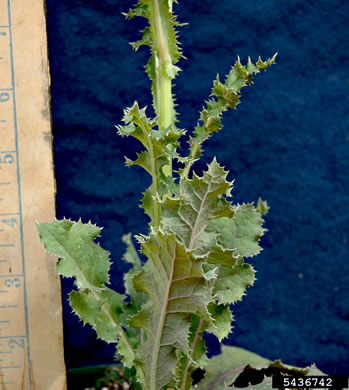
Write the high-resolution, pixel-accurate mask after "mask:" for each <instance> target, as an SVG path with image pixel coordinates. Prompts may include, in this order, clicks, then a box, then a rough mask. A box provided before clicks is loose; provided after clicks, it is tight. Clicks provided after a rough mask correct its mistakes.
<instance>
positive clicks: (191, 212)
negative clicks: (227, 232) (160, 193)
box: [162, 159, 232, 251]
mask: <svg viewBox="0 0 349 390" xmlns="http://www.w3.org/2000/svg"><path fill="white" fill-rule="evenodd" d="M226 177H227V172H226V171H224V169H223V168H222V167H221V166H220V165H219V164H218V163H217V161H216V160H215V159H214V160H213V161H212V162H211V163H210V164H209V165H208V170H207V171H205V172H204V174H203V176H202V177H199V176H197V175H196V174H194V177H193V179H192V180H189V179H187V178H185V179H182V180H181V182H180V196H179V198H177V199H176V198H175V199H166V200H165V202H164V204H163V218H162V227H163V229H164V230H165V231H170V232H174V233H176V235H177V236H178V237H179V238H180V239H181V240H182V242H183V244H184V245H185V246H186V248H188V249H190V250H193V251H195V250H200V249H202V248H203V247H205V248H207V247H208V248H210V247H211V246H212V245H213V244H214V239H215V235H214V234H211V235H210V234H207V232H205V228H206V226H207V224H208V223H209V221H210V220H213V219H214V218H218V217H222V216H224V215H227V216H229V215H231V214H232V210H231V209H230V203H229V202H227V201H226V200H225V198H223V195H226V196H230V191H231V186H232V183H230V182H228V181H226Z"/></svg>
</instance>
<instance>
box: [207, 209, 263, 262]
mask: <svg viewBox="0 0 349 390" xmlns="http://www.w3.org/2000/svg"><path fill="white" fill-rule="evenodd" d="M262 225H263V219H262V217H261V215H260V213H258V212H257V210H256V209H255V208H254V206H253V204H252V203H250V204H243V205H238V206H237V207H236V208H235V211H234V215H233V216H232V217H231V218H227V217H222V218H219V219H215V220H212V221H210V223H209V224H208V226H207V228H206V231H207V232H215V233H216V234H217V242H218V244H219V245H221V246H222V247H223V248H224V249H230V250H233V252H234V255H235V256H241V257H252V256H256V255H257V254H258V253H259V252H260V251H261V250H262V248H261V247H260V246H259V244H258V243H259V240H260V238H261V237H262V235H263V233H264V232H265V229H263V227H262Z"/></svg>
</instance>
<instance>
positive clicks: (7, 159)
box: [0, 154, 14, 164]
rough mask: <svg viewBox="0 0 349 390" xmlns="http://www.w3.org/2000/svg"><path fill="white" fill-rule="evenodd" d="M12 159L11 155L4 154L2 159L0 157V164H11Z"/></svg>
mask: <svg viewBox="0 0 349 390" xmlns="http://www.w3.org/2000/svg"><path fill="white" fill-rule="evenodd" d="M13 162H14V157H13V155H12V154H5V156H4V157H3V158H1V157H0V164H13Z"/></svg>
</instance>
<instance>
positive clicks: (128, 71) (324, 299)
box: [47, 0, 349, 375]
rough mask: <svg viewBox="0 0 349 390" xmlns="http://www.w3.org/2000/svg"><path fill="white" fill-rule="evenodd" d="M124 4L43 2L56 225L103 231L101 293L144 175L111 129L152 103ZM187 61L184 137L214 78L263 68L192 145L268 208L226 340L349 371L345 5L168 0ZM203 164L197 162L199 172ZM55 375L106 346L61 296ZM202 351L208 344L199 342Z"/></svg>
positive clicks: (180, 86) (242, 197)
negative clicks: (252, 278)
mask: <svg viewBox="0 0 349 390" xmlns="http://www.w3.org/2000/svg"><path fill="white" fill-rule="evenodd" d="M132 5H133V1H129V0H101V1H97V0H60V1H57V0H47V10H48V34H49V53H50V62H51V75H52V109H53V131H54V146H55V160H56V176H57V201H58V216H59V217H60V218H62V217H67V218H72V219H74V220H77V219H78V218H80V217H82V219H83V221H85V222H87V221H88V220H92V221H93V222H95V223H97V224H98V225H100V226H104V230H103V237H102V239H101V243H102V245H103V246H104V247H105V248H106V249H108V250H110V251H111V253H112V259H113V260H114V264H113V268H112V280H113V286H114V287H115V288H116V289H117V290H118V291H120V292H122V291H123V287H122V272H124V271H125V270H126V268H127V267H126V265H125V264H124V263H123V262H122V261H121V260H120V259H121V256H122V254H123V251H124V244H123V243H122V241H121V236H122V234H124V233H128V232H132V233H140V232H142V233H146V229H147V222H148V220H147V218H146V216H145V215H144V214H143V211H142V209H140V208H138V207H137V205H138V204H139V201H140V198H141V192H142V191H144V189H145V188H146V186H148V185H149V184H150V178H149V177H148V176H149V175H147V173H145V172H144V171H142V169H141V168H138V167H132V168H126V167H124V157H123V156H124V155H127V156H128V157H129V158H134V157H135V153H136V152H139V151H141V149H142V147H141V145H140V144H138V143H137V141H134V140H133V139H126V138H121V137H119V136H117V135H116V131H115V128H114V124H118V123H120V119H121V117H122V109H123V108H125V107H127V106H130V105H132V103H133V101H134V100H138V101H139V103H140V105H141V106H144V105H148V106H151V97H150V94H149V87H150V83H149V80H148V78H147V76H146V75H145V73H144V71H143V66H144V65H145V63H146V61H147V59H148V50H147V49H143V50H140V51H139V52H138V53H134V52H133V51H132V49H131V47H130V45H129V44H128V42H129V41H135V40H137V39H138V38H139V36H140V34H139V32H138V31H139V30H140V29H141V28H142V27H143V24H142V23H143V22H142V20H137V21H129V22H127V21H125V20H124V18H123V16H122V15H121V12H122V11H127V10H128V8H129V7H130V6H132ZM175 10H176V12H177V14H178V15H179V20H180V21H181V22H189V25H188V26H185V27H182V28H181V30H180V40H181V42H182V44H183V50H184V55H185V56H186V57H187V58H188V61H182V62H181V64H180V66H181V67H182V69H183V71H182V72H181V73H180V76H179V77H178V79H177V80H176V88H175V91H176V95H177V102H178V104H179V108H178V110H179V112H180V117H179V118H180V126H181V127H182V128H187V129H193V127H194V126H195V124H196V121H197V119H198V112H199V110H200V109H201V107H202V104H203V101H204V100H205V99H206V98H207V97H208V95H209V93H210V88H211V86H212V81H213V79H214V78H215V77H216V74H217V72H218V73H220V74H221V75H225V74H226V73H227V72H228V71H229V68H230V66H231V64H232V63H233V62H234V61H235V59H236V57H237V55H239V56H240V57H241V60H242V61H243V62H244V61H246V60H247V57H248V56H251V58H252V59H253V60H257V58H258V56H259V55H261V56H262V58H263V59H265V58H268V57H270V56H272V55H273V54H274V53H275V52H276V51H278V52H279V55H278V61H277V62H278V63H277V65H275V66H273V67H272V68H271V69H270V70H269V71H268V72H266V73H262V74H260V75H258V77H256V82H255V84H254V85H253V86H252V87H249V88H247V89H245V90H244V91H243V94H242V95H243V96H242V103H241V105H239V107H238V110H237V111H234V112H229V113H227V114H226V115H225V117H224V129H223V130H222V131H221V132H220V133H218V134H216V135H214V136H213V137H212V138H211V139H210V140H209V141H208V142H207V143H206V145H205V155H204V162H205V163H206V162H209V161H210V160H211V159H212V158H213V156H217V159H218V161H219V162H220V163H222V164H224V165H225V166H226V167H227V168H229V169H230V170H231V173H230V176H229V179H233V178H234V179H235V180H236V181H235V190H234V196H235V200H236V202H243V201H245V202H251V201H255V200H257V198H258V197H259V196H262V197H263V198H264V199H267V201H268V203H269V204H270V206H271V210H270V213H269V214H268V216H267V218H266V227H267V228H268V229H269V232H268V233H267V234H266V235H265V237H264V238H263V240H262V245H263V247H264V251H263V252H262V254H261V255H259V256H258V257H256V258H254V259H252V263H253V265H254V267H255V268H256V269H257V270H258V273H257V278H258V280H257V282H256V284H255V286H254V287H253V288H250V289H249V290H248V294H247V296H246V297H245V298H244V299H243V301H242V302H239V303H238V304H236V305H235V307H234V313H235V319H236V322H235V325H234V326H235V327H234V332H233V334H232V335H231V337H230V338H229V340H225V342H226V343H229V344H233V345H238V346H241V347H244V348H248V349H250V350H252V351H254V352H256V353H259V354H261V355H263V356H265V357H267V358H269V359H276V358H281V359H282V360H283V361H285V362H287V363H290V364H295V365H300V366H303V365H308V364H310V363H313V362H316V363H317V365H318V366H319V368H320V369H322V370H324V371H325V372H327V373H329V374H332V375H334V374H337V375H349V245H348V238H349V205H348V189H349V184H348V183H349V180H348V179H349V153H348V146H349V133H348V125H349V117H348V104H349V101H348V86H349V84H348V83H349V76H348V66H349V55H348V54H349V45H348V42H349V28H348V23H347V21H348V16H349V2H348V1H346V0H331V1H330V0H316V1H315V0H308V1H301V0H288V1H277V0H260V1H250V0H248V1H237V0H222V1H213V0H205V1H204V0H201V1H194V0H186V1H182V2H181V3H180V4H178V5H175ZM203 167H204V165H199V166H198V168H197V169H198V172H200V169H202V168H203ZM71 287H72V282H71V281H70V280H64V281H63V296H64V332H65V352H66V362H67V366H68V368H72V367H81V366H85V365H91V364H97V363H108V362H112V360H113V354H114V346H113V345H109V346H108V345H106V344H104V343H103V342H101V341H98V340H96V339H95V334H94V332H93V331H92V330H91V329H89V327H87V326H85V327H82V325H81V323H79V322H78V320H77V318H76V317H75V316H74V315H73V314H71V310H70V308H69V306H68V304H67V301H66V294H67V292H69V291H70V289H71ZM208 343H209V350H210V353H211V354H216V353H218V352H219V346H218V343H217V342H216V341H215V340H214V338H211V337H208Z"/></svg>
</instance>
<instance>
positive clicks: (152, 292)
mask: <svg viewBox="0 0 349 390" xmlns="http://www.w3.org/2000/svg"><path fill="white" fill-rule="evenodd" d="M142 252H143V253H144V254H145V255H146V256H147V258H148V261H147V262H146V264H145V266H144V268H143V269H142V271H141V272H140V273H139V274H138V275H136V276H135V277H134V278H133V283H134V286H135V288H136V290H137V291H139V292H144V293H146V294H148V295H149V296H150V299H149V300H148V301H147V302H146V304H144V305H143V306H142V310H141V311H140V312H139V313H138V314H137V315H136V316H134V317H133V318H132V319H131V320H130V325H131V326H133V327H136V328H143V329H144V330H145V332H146V335H147V340H146V341H145V343H144V344H143V345H141V346H140V348H139V350H138V361H137V362H136V365H137V366H138V369H139V370H140V371H141V372H142V375H143V376H144V377H145V383H146V387H145V389H148V388H150V389H153V388H159V389H161V388H162V387H163V386H165V385H167V384H168V383H170V381H171V379H172V377H173V373H174V370H175V367H176V364H177V355H176V354H177V353H178V352H176V350H177V351H182V352H186V353H187V352H188V348H189V347H188V343H187V339H188V334H189V327H190V318H191V315H193V314H196V315H199V316H201V317H202V318H204V319H205V320H206V321H207V322H208V323H210V315H209V313H208V311H207V305H208V303H209V302H210V300H211V297H210V289H209V286H208V285H207V283H206V281H205V278H204V276H203V273H202V269H201V263H200V262H199V261H197V260H195V259H194V258H193V257H192V255H191V254H190V253H189V252H188V251H187V250H186V249H185V248H184V247H183V246H182V245H181V244H180V243H178V242H177V240H176V238H175V236H174V235H166V234H163V233H161V232H158V233H157V235H151V236H150V238H149V240H148V241H146V242H144V243H143V247H142Z"/></svg>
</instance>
